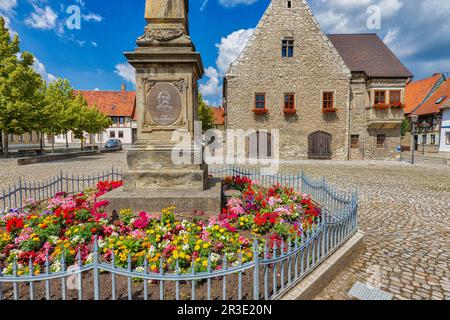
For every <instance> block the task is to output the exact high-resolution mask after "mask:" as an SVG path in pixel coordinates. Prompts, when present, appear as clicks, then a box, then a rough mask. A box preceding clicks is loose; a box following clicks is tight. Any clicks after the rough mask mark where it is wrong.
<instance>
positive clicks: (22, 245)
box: [0, 177, 320, 276]
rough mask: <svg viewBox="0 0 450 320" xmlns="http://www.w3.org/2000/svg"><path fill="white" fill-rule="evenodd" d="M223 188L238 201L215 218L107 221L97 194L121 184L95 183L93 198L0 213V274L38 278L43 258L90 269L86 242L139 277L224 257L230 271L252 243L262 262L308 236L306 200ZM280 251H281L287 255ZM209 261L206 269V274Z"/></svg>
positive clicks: (124, 214) (128, 215)
mask: <svg viewBox="0 0 450 320" xmlns="http://www.w3.org/2000/svg"><path fill="white" fill-rule="evenodd" d="M225 184H226V185H227V186H228V188H232V189H236V190H239V191H240V192H241V196H238V197H235V198H232V199H230V200H229V201H228V204H227V206H226V208H224V209H223V212H222V213H221V214H220V215H218V216H217V217H213V218H210V219H209V220H204V219H201V218H199V217H197V218H193V219H192V220H183V221H178V220H177V219H176V217H175V215H174V209H175V208H167V209H165V210H163V211H162V212H161V213H158V214H149V213H145V212H141V213H134V212H132V211H131V210H127V209H125V210H122V211H121V212H120V215H119V217H120V219H119V220H118V221H115V222H111V221H109V220H107V215H106V214H105V213H104V210H105V207H106V206H107V205H108V203H107V202H105V201H99V200H98V197H99V196H101V195H103V194H104V193H106V192H108V191H110V190H112V189H115V188H118V187H120V186H121V185H122V184H121V182H101V183H99V184H98V185H97V188H96V189H94V190H87V191H85V192H83V193H80V194H76V195H67V194H64V193H59V194H56V195H55V196H54V197H53V198H51V199H49V200H47V201H44V202H41V203H30V204H29V205H28V206H27V207H25V208H24V209H22V210H10V211H9V212H3V213H0V267H1V268H3V269H4V271H3V273H4V274H5V275H12V274H13V266H14V261H16V263H17V275H19V276H20V275H25V274H27V273H29V271H30V270H29V262H30V260H31V261H32V263H33V268H34V274H39V273H42V272H43V271H45V267H44V266H45V262H46V257H47V256H48V259H49V264H50V269H51V271H52V272H57V271H60V270H61V268H62V265H61V258H62V257H63V256H64V261H65V262H66V263H67V264H68V265H70V264H73V263H74V262H75V261H76V256H77V254H79V255H80V257H81V259H82V261H83V263H85V264H86V263H89V262H91V261H92V256H93V255H92V251H93V242H94V239H95V237H97V238H98V245H99V250H100V254H101V257H100V258H101V259H102V260H104V261H111V259H112V255H113V254H114V256H115V262H116V265H117V266H118V267H127V265H128V257H130V258H131V263H132V267H133V268H134V269H135V270H137V271H142V269H143V267H142V266H143V264H144V260H145V259H146V260H147V262H148V266H149V270H148V271H149V272H155V273H156V272H160V271H161V270H160V265H161V264H160V263H161V261H163V263H162V266H163V269H164V270H163V271H164V272H173V271H175V268H176V264H177V262H178V264H179V267H180V272H181V273H187V272H191V271H192V266H194V268H195V270H196V271H197V272H204V271H207V269H208V267H210V268H212V269H220V268H221V266H222V259H223V256H224V255H225V254H226V257H227V262H228V263H229V265H238V264H240V263H241V262H244V263H245V262H247V261H251V260H252V259H253V248H252V244H253V241H252V239H253V238H256V239H258V241H259V243H260V246H261V248H260V252H261V254H262V251H263V247H264V246H267V248H268V252H269V255H270V254H271V252H272V251H273V248H274V246H276V247H277V248H280V247H281V242H282V241H287V240H288V239H295V238H298V237H302V236H303V235H304V233H305V232H306V231H308V230H311V229H312V228H315V226H316V225H317V223H318V221H319V219H320V208H319V207H318V206H316V205H315V204H314V203H313V202H312V201H311V199H310V198H309V197H308V196H306V195H299V194H297V193H295V192H294V191H293V190H292V189H287V188H283V187H281V186H280V185H276V186H273V187H272V188H263V187H261V186H259V185H258V183H257V182H254V181H251V180H249V179H247V178H240V177H234V178H227V179H226V180H225ZM286 250H287V248H286ZM208 260H209V261H210V265H209V266H208Z"/></svg>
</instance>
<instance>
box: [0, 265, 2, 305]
mask: <svg viewBox="0 0 450 320" xmlns="http://www.w3.org/2000/svg"><path fill="white" fill-rule="evenodd" d="M2 278H3V269H2V268H0V301H3V282H2Z"/></svg>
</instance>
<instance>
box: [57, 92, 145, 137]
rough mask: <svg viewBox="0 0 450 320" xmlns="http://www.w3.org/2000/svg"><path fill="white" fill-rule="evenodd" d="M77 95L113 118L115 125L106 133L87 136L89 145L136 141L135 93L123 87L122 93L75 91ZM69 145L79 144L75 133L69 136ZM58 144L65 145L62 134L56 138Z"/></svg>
mask: <svg viewBox="0 0 450 320" xmlns="http://www.w3.org/2000/svg"><path fill="white" fill-rule="evenodd" d="M75 94H78V95H82V96H83V97H84V98H85V99H86V100H87V102H88V105H89V106H90V107H93V108H97V109H98V110H99V111H101V112H103V113H104V114H105V115H107V116H108V117H110V118H111V120H112V121H113V124H112V126H111V127H110V128H108V129H107V130H105V132H102V133H99V134H95V135H88V134H85V138H86V143H87V144H104V143H106V141H108V139H119V140H121V141H122V143H123V144H132V143H134V141H135V140H136V134H137V122H136V118H135V114H134V111H135V102H136V101H135V100H136V93H135V92H134V91H126V88H125V86H122V90H121V91H98V90H94V91H82V90H78V91H75ZM68 141H69V143H79V142H80V141H79V140H78V139H76V137H75V136H74V135H73V133H71V132H70V133H69V135H68ZM55 142H56V143H65V142H66V136H65V135H63V134H61V135H58V136H57V137H56V140H55Z"/></svg>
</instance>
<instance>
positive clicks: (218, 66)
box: [0, 0, 450, 104]
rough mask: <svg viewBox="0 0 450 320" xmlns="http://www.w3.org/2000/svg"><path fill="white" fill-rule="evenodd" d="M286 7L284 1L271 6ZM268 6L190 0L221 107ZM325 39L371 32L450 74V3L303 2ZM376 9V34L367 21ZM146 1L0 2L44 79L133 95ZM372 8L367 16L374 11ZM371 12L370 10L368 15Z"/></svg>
mask: <svg viewBox="0 0 450 320" xmlns="http://www.w3.org/2000/svg"><path fill="white" fill-rule="evenodd" d="M275 1H284V0H275ZM269 3H270V0H191V1H190V29H191V30H190V31H191V36H192V38H193V40H194V42H195V45H196V47H197V50H198V51H200V52H201V54H202V58H203V63H204V65H205V68H206V70H207V73H206V76H205V77H204V79H202V82H201V91H202V92H203V94H204V95H205V97H206V99H207V100H208V101H209V102H210V103H212V104H219V103H220V100H221V92H222V91H221V77H222V76H223V74H224V73H225V72H226V69H227V67H228V65H229V64H230V63H231V62H232V61H233V60H234V59H235V58H236V56H237V55H238V54H239V53H240V52H241V50H242V48H243V47H244V46H245V43H246V41H247V40H248V38H249V37H250V36H251V33H252V28H254V27H255V26H256V24H257V23H258V21H259V19H260V18H261V16H262V15H263V13H264V10H265V9H266V8H267V6H268V4H269ZM308 3H309V4H310V6H311V8H312V10H313V12H314V14H315V15H316V17H317V18H318V20H319V22H320V24H321V26H322V29H323V31H324V32H326V33H354V32H376V33H377V34H378V35H379V36H380V37H381V38H382V39H383V40H384V41H385V42H386V43H387V44H388V45H389V46H390V47H391V49H392V50H393V51H394V52H395V53H396V54H397V55H398V56H399V57H400V59H401V60H402V62H403V63H405V64H406V66H407V67H408V68H409V69H410V70H411V71H412V72H413V73H414V74H415V76H416V79H420V78H423V77H426V76H428V75H430V74H432V73H434V72H449V71H450V19H449V17H450V0H426V1H425V0H308ZM71 5H76V6H78V7H79V8H80V12H81V16H82V19H81V29H80V30H76V29H75V30H70V29H69V28H67V25H66V21H67V19H68V18H69V16H70V15H69V14H67V12H66V10H67V8H68V7H69V6H71ZM374 5H375V6H376V7H375V8H379V9H380V18H381V20H380V22H381V25H380V26H381V28H380V29H369V28H368V26H367V19H368V18H369V16H370V14H371V12H372V11H370V10H372V9H373V7H371V6H374ZM144 6H145V0H131V1H124V0H109V1H107V0H0V14H1V15H2V16H4V17H6V19H7V22H8V25H9V27H10V28H11V32H12V33H17V34H19V35H20V37H21V40H22V43H21V48H22V49H23V50H29V51H31V52H32V53H33V54H34V55H35V56H36V59H37V60H36V63H35V68H36V70H38V71H39V72H40V73H41V74H42V75H43V76H44V77H45V78H46V79H47V80H53V79H54V78H55V77H63V78H67V79H69V80H70V81H71V83H72V85H73V86H74V87H75V88H76V89H82V90H93V89H100V90H118V89H119V88H120V85H121V83H123V82H127V84H128V87H129V88H130V89H132V88H133V83H132V79H133V70H132V68H130V67H129V65H127V64H126V60H125V58H124V56H123V54H122V53H123V52H124V51H129V50H132V49H133V48H134V47H135V40H136V38H137V37H138V36H140V35H142V34H143V30H144V26H145V20H144V19H143V16H144ZM371 8H372V9H371ZM368 10H369V11H370V12H369V13H368Z"/></svg>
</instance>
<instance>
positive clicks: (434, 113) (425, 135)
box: [411, 79, 450, 154]
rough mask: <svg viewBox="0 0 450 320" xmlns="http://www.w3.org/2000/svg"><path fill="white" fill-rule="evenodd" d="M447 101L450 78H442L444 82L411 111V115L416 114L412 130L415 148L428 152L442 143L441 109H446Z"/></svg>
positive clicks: (433, 150)
mask: <svg viewBox="0 0 450 320" xmlns="http://www.w3.org/2000/svg"><path fill="white" fill-rule="evenodd" d="M449 102H450V80H448V79H444V82H443V83H442V84H440V86H439V87H438V88H437V89H436V90H434V91H433V92H432V94H431V95H430V96H429V97H428V98H427V99H426V100H425V101H424V102H423V103H422V104H421V105H420V106H419V107H418V108H417V109H416V110H414V111H413V112H412V113H411V116H414V115H416V116H418V121H417V127H416V131H415V132H414V135H415V137H414V141H416V150H419V151H422V152H423V153H429V154H437V153H438V152H439V149H440V146H439V145H440V143H442V139H441V129H443V128H442V127H443V126H444V125H443V123H442V120H443V111H444V110H446V109H445V107H446V106H447V105H448V104H449ZM445 126H446V125H445ZM444 142H445V140H444Z"/></svg>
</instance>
